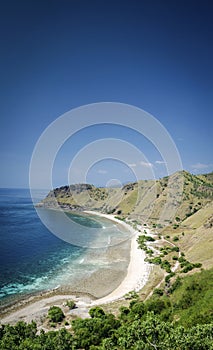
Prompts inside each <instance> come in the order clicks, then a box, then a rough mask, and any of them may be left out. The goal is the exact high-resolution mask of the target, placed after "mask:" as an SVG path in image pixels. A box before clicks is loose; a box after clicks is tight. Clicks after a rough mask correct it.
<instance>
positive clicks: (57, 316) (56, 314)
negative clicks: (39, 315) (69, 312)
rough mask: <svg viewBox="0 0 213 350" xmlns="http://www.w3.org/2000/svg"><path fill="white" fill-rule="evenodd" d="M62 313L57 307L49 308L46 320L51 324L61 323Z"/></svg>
mask: <svg viewBox="0 0 213 350" xmlns="http://www.w3.org/2000/svg"><path fill="white" fill-rule="evenodd" d="M64 317H65V316H64V313H63V311H62V310H61V308H60V307H58V306H51V307H50V309H49V311H48V318H49V319H50V321H51V322H61V321H62V320H63V319H64Z"/></svg>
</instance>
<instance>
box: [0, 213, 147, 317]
mask: <svg viewBox="0 0 213 350" xmlns="http://www.w3.org/2000/svg"><path fill="white" fill-rule="evenodd" d="M85 213H87V214H90V215H97V216H102V217H104V218H106V219H109V220H111V221H114V222H116V223H117V224H119V225H121V226H122V227H123V228H125V229H127V230H129V232H130V233H131V235H130V237H131V240H130V241H128V242H126V246H125V245H124V246H122V247H124V248H125V249H124V248H123V249H124V252H123V253H124V254H126V253H127V249H128V253H129V264H128V268H127V269H126V270H124V269H123V268H122V269H121V270H120V271H119V269H118V270H115V271H110V270H104V269H103V271H99V273H98V274H97V275H96V274H94V275H93V276H91V277H90V278H89V279H88V281H83V282H82V283H80V285H79V291H81V292H82V293H84V292H85V294H86V293H88V292H89V293H91V294H93V293H92V292H93V291H94V292H96V298H97V299H96V300H94V298H90V297H89V296H83V295H82V296H76V294H75V293H74V292H70V293H69V291H68V293H65V292H63V293H61V295H60V294H57V295H53V296H45V295H44V296H43V297H41V299H40V300H37V301H35V302H33V300H32V303H30V304H28V305H26V306H23V307H20V308H18V310H16V311H14V312H12V313H10V314H8V315H7V316H5V317H3V318H2V319H1V323H2V324H4V323H15V322H17V321H19V320H24V321H26V322H30V321H31V320H36V321H37V322H38V323H39V321H40V320H41V318H42V317H44V316H45V315H46V314H47V311H48V308H49V307H50V305H58V306H62V305H63V303H64V302H65V300H68V299H72V300H75V302H76V305H77V309H76V311H75V312H76V314H77V315H78V316H80V317H86V316H87V315H88V310H89V308H90V307H92V306H94V305H100V304H105V303H110V302H112V301H115V300H118V299H122V298H123V297H124V295H125V294H126V293H128V292H130V291H132V290H135V291H139V290H140V289H141V288H142V287H143V286H144V285H145V284H146V282H147V280H148V277H149V272H150V266H149V264H147V263H146V262H144V259H145V253H144V252H143V251H142V250H141V249H138V244H137V237H138V235H139V234H140V232H139V231H136V230H134V229H133V228H132V226H130V225H129V224H127V223H126V222H124V221H121V220H119V219H117V218H115V217H114V216H113V215H108V214H103V213H99V212H93V211H85ZM128 244H129V245H128ZM110 249H111V251H110V252H111V253H110V254H111V255H112V256H113V254H114V255H115V256H116V254H118V251H119V253H120V254H122V250H121V249H118V247H112V248H110ZM129 249H130V251H129ZM111 258H112V257H111ZM111 282H112V283H111ZM99 288H100V291H99ZM59 293H60V291H59ZM93 295H95V293H94V294H93Z"/></svg>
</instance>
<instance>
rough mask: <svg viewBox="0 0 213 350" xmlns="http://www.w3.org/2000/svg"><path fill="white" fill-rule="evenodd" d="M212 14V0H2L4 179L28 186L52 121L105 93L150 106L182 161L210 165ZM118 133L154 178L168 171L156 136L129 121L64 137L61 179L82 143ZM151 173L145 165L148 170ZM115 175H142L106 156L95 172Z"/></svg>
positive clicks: (99, 176) (187, 165)
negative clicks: (155, 144) (33, 159)
mask: <svg viewBox="0 0 213 350" xmlns="http://www.w3.org/2000/svg"><path fill="white" fill-rule="evenodd" d="M212 15H213V3H212V2H211V1H206V0H204V1H189V0H186V1H181V0H180V1H167V0H164V1H161V0H156V1H155V0H151V1H143V0H142V1H134V0H133V1H120V0H117V1H116V0H115V1H111V0H108V1H104V0H97V1H93V0H90V1H86V0H85V1H82V0H78V1H77V0H70V1H68V0H60V1H59V0H57V1H56V0H44V1H40V0H37V1H32V0H20V1H16V0H14V1H12V0H8V1H4V2H3V1H2V2H1V5H0V33H1V34H0V40H1V41H0V43H1V56H0V77H1V79H0V89H1V92H0V118H1V131H0V132H1V137H0V159H1V172H0V187H27V186H28V183H29V179H28V177H29V164H30V159H31V155H32V152H33V149H34V146H35V143H36V141H37V140H38V138H39V136H40V135H41V133H42V132H43V131H44V130H45V128H47V127H48V125H49V124H50V123H51V122H53V121H54V120H55V119H56V118H58V117H59V116H60V115H62V114H63V113H65V112H67V111H69V110H70V109H72V108H76V107H78V106H81V105H85V104H90V103H95V102H102V101H112V102H121V103H127V104H131V105H135V106H137V107H139V108H142V109H143V110H145V111H147V112H149V113H150V114H152V115H153V116H154V117H155V118H157V119H158V120H159V121H160V122H161V123H162V124H163V126H164V127H165V128H166V129H167V130H168V132H169V133H170V135H171V137H172V138H173V140H174V142H175V143H176V145H177V148H178V150H179V152H180V156H181V159H182V163H183V168H184V169H186V170H189V171H191V172H193V173H204V172H209V171H212V168H213V159H212V148H213V147H212V146H213V142H212V129H213V128H212V126H213V125H212V124H213V121H212V120H213V118H212V117H213V104H212V101H213V67H212V62H213V45H212V42H213V22H212ZM110 137H114V138H119V137H120V138H123V139H124V140H126V141H128V142H129V143H131V144H133V145H135V146H136V147H138V148H139V149H141V151H142V152H143V154H144V155H145V157H146V163H147V164H146V165H144V169H145V168H147V167H148V166H149V164H150V168H151V169H152V170H153V171H154V174H155V177H160V176H163V175H165V169H164V168H165V166H164V164H163V163H160V162H162V159H161V158H160V157H159V154H158V152H157V151H156V150H155V149H154V147H153V146H152V145H151V144H150V142H149V141H147V140H145V139H144V138H141V137H140V135H136V134H135V133H134V132H130V131H129V130H124V129H123V128H122V127H121V128H119V127H115V126H111V127H110V126H109V127H108V128H107V129H106V128H105V129H101V128H100V127H98V126H97V127H94V128H88V129H87V130H82V132H79V133H78V134H77V135H75V137H74V138H73V139H72V140H68V141H67V142H66V143H65V144H64V147H63V148H62V149H61V151H60V153H59V154H58V156H57V159H56V162H55V166H54V169H53V170H54V171H53V184H54V186H59V185H63V184H65V183H67V170H68V167H69V164H70V161H71V159H72V157H74V156H75V152H77V151H78V150H80V149H81V148H82V147H83V146H85V145H86V144H87V143H89V142H92V141H94V140H97V139H99V138H110ZM134 161H135V160H134ZM134 164H135V163H134ZM141 165H142V164H141ZM147 165H148V166H147ZM147 176H149V174H146V172H145V170H144V173H143V172H142V174H141V178H146V177H147ZM113 179H115V180H117V182H119V181H120V182H126V181H130V180H134V174H133V173H132V170H131V169H129V168H128V164H122V163H121V162H120V163H119V162H115V160H105V161H102V162H99V163H97V164H95V165H94V166H93V167H92V168H91V169H90V170H89V172H88V176H87V180H88V182H92V183H94V184H98V185H106V184H107V183H109V182H110V181H114V180H113ZM40 185H41V187H43V184H42V183H41V184H40Z"/></svg>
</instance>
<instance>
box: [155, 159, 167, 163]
mask: <svg viewBox="0 0 213 350" xmlns="http://www.w3.org/2000/svg"><path fill="white" fill-rule="evenodd" d="M155 164H166V162H164V161H163V160H156V161H155Z"/></svg>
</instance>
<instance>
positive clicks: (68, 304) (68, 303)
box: [66, 300, 76, 310]
mask: <svg viewBox="0 0 213 350" xmlns="http://www.w3.org/2000/svg"><path fill="white" fill-rule="evenodd" d="M66 306H68V308H69V309H70V310H72V309H74V308H75V307H76V304H75V302H74V301H73V300H67V302H66Z"/></svg>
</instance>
